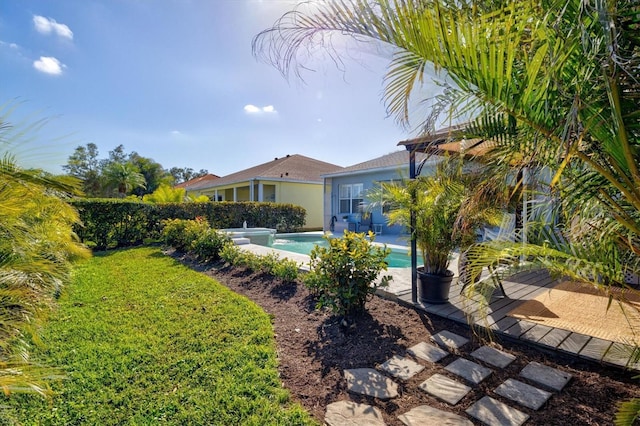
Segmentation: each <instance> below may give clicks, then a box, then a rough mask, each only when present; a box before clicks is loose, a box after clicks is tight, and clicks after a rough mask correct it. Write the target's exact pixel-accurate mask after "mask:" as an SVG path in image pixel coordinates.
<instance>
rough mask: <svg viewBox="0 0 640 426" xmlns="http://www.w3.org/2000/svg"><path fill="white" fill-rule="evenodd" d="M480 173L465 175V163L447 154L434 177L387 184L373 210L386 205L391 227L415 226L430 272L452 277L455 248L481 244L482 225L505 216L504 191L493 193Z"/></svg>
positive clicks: (413, 235) (376, 194) (377, 191)
mask: <svg viewBox="0 0 640 426" xmlns="http://www.w3.org/2000/svg"><path fill="white" fill-rule="evenodd" d="M481 177H482V175H481V174H480V173H479V172H478V171H474V170H471V169H469V170H467V171H466V173H465V171H464V169H463V164H462V162H461V161H458V159H454V158H450V157H446V158H443V160H442V161H441V162H440V163H438V165H437V166H436V170H435V173H434V174H433V175H426V176H418V177H417V178H416V179H412V180H405V181H402V182H382V183H380V184H379V186H378V187H376V188H374V190H372V191H371V192H369V193H368V194H367V198H368V199H371V200H376V201H373V202H372V203H371V204H370V208H374V207H377V206H378V205H379V204H382V205H383V206H386V209H387V221H388V223H389V225H402V226H405V227H406V228H407V229H410V230H411V238H415V240H416V245H417V248H418V249H419V250H420V252H421V254H422V261H423V263H422V264H423V267H424V272H425V273H427V274H433V275H447V274H448V268H449V260H450V257H451V252H452V251H453V250H454V249H456V248H461V250H465V249H466V248H468V247H469V246H470V245H471V244H473V243H475V242H476V240H477V230H478V228H479V227H481V226H483V225H488V224H493V225H495V224H497V223H498V222H499V221H500V218H501V216H502V213H501V210H500V209H499V207H501V206H502V205H504V204H505V201H506V200H505V199H503V200H501V198H505V197H504V193H500V192H497V191H491V193H490V194H489V192H488V188H483V186H482V178H481ZM412 217H414V218H415V222H414V224H413V228H411V226H410V225H411V218H412Z"/></svg>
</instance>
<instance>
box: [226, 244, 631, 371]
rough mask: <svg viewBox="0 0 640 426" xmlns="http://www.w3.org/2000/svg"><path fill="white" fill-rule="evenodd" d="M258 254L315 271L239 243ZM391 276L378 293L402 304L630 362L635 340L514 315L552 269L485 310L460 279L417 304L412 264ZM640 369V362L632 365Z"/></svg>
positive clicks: (541, 343)
mask: <svg viewBox="0 0 640 426" xmlns="http://www.w3.org/2000/svg"><path fill="white" fill-rule="evenodd" d="M376 242H378V243H382V244H387V245H388V246H389V247H392V248H394V247H395V248H402V249H406V248H407V246H406V239H399V238H398V237H396V236H385V235H380V236H377V237H376ZM239 247H241V248H243V249H245V250H249V251H251V252H253V253H256V254H261V255H264V254H268V253H274V252H275V253H277V254H278V255H279V256H280V257H286V258H289V259H292V260H295V261H296V262H299V263H300V264H301V270H309V256H307V255H303V254H297V253H292V252H288V251H283V250H277V249H272V248H269V247H264V246H259V245H255V244H246V245H242V246H239ZM457 261H458V259H457V256H454V257H453V258H452V260H451V264H450V269H451V270H452V271H457V270H458V267H457ZM383 274H384V275H391V276H392V277H393V280H391V282H390V285H389V286H388V287H385V288H379V289H378V291H377V293H378V294H379V295H380V296H381V297H384V298H386V299H389V300H393V301H395V302H397V303H399V304H401V305H404V306H408V307H412V308H415V309H419V310H422V311H425V312H428V313H429V314H432V315H437V316H439V317H443V318H447V319H450V320H453V321H456V322H460V323H463V324H466V325H473V326H478V327H483V328H486V329H489V330H491V332H492V333H496V334H498V335H500V336H502V337H504V338H506V339H511V340H517V341H521V342H524V343H527V344H530V345H533V346H536V347H539V348H540V349H541V350H545V351H555V352H561V353H564V354H569V355H573V356H576V357H579V358H584V359H586V360H590V361H594V362H599V363H603V364H607V365H612V366H616V367H626V366H627V364H628V363H629V359H630V356H631V353H632V348H631V347H630V346H629V345H624V344H622V343H619V342H613V341H610V340H603V339H600V338H597V337H595V336H589V335H584V334H580V333H575V332H572V331H569V330H564V329H560V328H553V327H549V326H545V325H541V324H536V323H533V322H530V321H527V320H524V319H517V318H514V317H510V316H508V315H507V314H508V313H509V312H510V311H511V310H513V309H514V308H516V307H517V306H518V305H520V304H522V303H524V302H526V301H527V300H530V299H534V298H535V297H537V296H538V295H540V294H541V293H543V292H545V291H547V290H549V289H550V288H552V287H554V286H555V285H556V284H557V283H558V282H559V280H553V279H552V278H551V277H550V276H549V274H548V273H547V272H546V271H543V270H539V271H529V272H522V273H519V274H517V275H514V276H511V277H509V278H507V279H504V280H503V281H502V283H503V286H504V289H505V292H506V294H507V297H504V298H503V297H495V296H494V297H492V298H491V300H490V301H489V305H488V307H486V309H485V310H484V311H482V310H481V309H480V308H481V307H480V304H479V303H478V302H477V301H474V300H472V299H468V298H465V297H463V296H461V295H460V289H461V286H460V284H458V283H457V279H454V284H453V285H452V286H451V291H450V293H449V302H448V303H444V304H437V305H434V304H428V303H423V302H421V301H419V300H418V302H416V303H414V302H413V301H412V297H411V268H389V269H388V270H387V271H385V272H383ZM632 369H633V370H636V371H640V364H635V365H633V366H632Z"/></svg>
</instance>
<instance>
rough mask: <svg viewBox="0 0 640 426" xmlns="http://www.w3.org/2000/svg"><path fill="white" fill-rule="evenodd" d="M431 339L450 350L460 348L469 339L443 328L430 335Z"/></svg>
mask: <svg viewBox="0 0 640 426" xmlns="http://www.w3.org/2000/svg"><path fill="white" fill-rule="evenodd" d="M431 340H433V341H434V342H435V343H437V344H439V345H440V346H443V347H445V348H449V349H452V350H458V349H461V348H462V347H463V346H464V345H466V344H467V343H469V339H467V338H466V337H463V336H460V335H458V334H455V333H452V332H450V331H447V330H443V331H441V332H439V333H436V334H434V335H433V336H431Z"/></svg>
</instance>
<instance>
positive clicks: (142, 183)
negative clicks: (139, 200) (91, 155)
mask: <svg viewBox="0 0 640 426" xmlns="http://www.w3.org/2000/svg"><path fill="white" fill-rule="evenodd" d="M104 176H105V179H106V182H107V185H110V186H113V187H115V188H116V189H117V191H118V196H119V197H120V198H124V197H125V196H126V195H127V194H128V193H129V192H131V191H132V190H133V189H136V188H144V187H146V180H145V178H144V176H143V175H142V173H140V172H139V171H138V168H137V167H136V166H135V165H134V164H132V163H116V162H113V163H111V164H109V165H108V166H107V167H106V168H105V170H104Z"/></svg>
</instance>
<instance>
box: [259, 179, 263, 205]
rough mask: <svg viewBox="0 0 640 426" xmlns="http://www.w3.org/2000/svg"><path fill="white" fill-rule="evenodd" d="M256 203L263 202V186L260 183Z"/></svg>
mask: <svg viewBox="0 0 640 426" xmlns="http://www.w3.org/2000/svg"><path fill="white" fill-rule="evenodd" d="M258 201H260V202H263V201H264V184H263V183H262V182H260V183H258Z"/></svg>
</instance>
